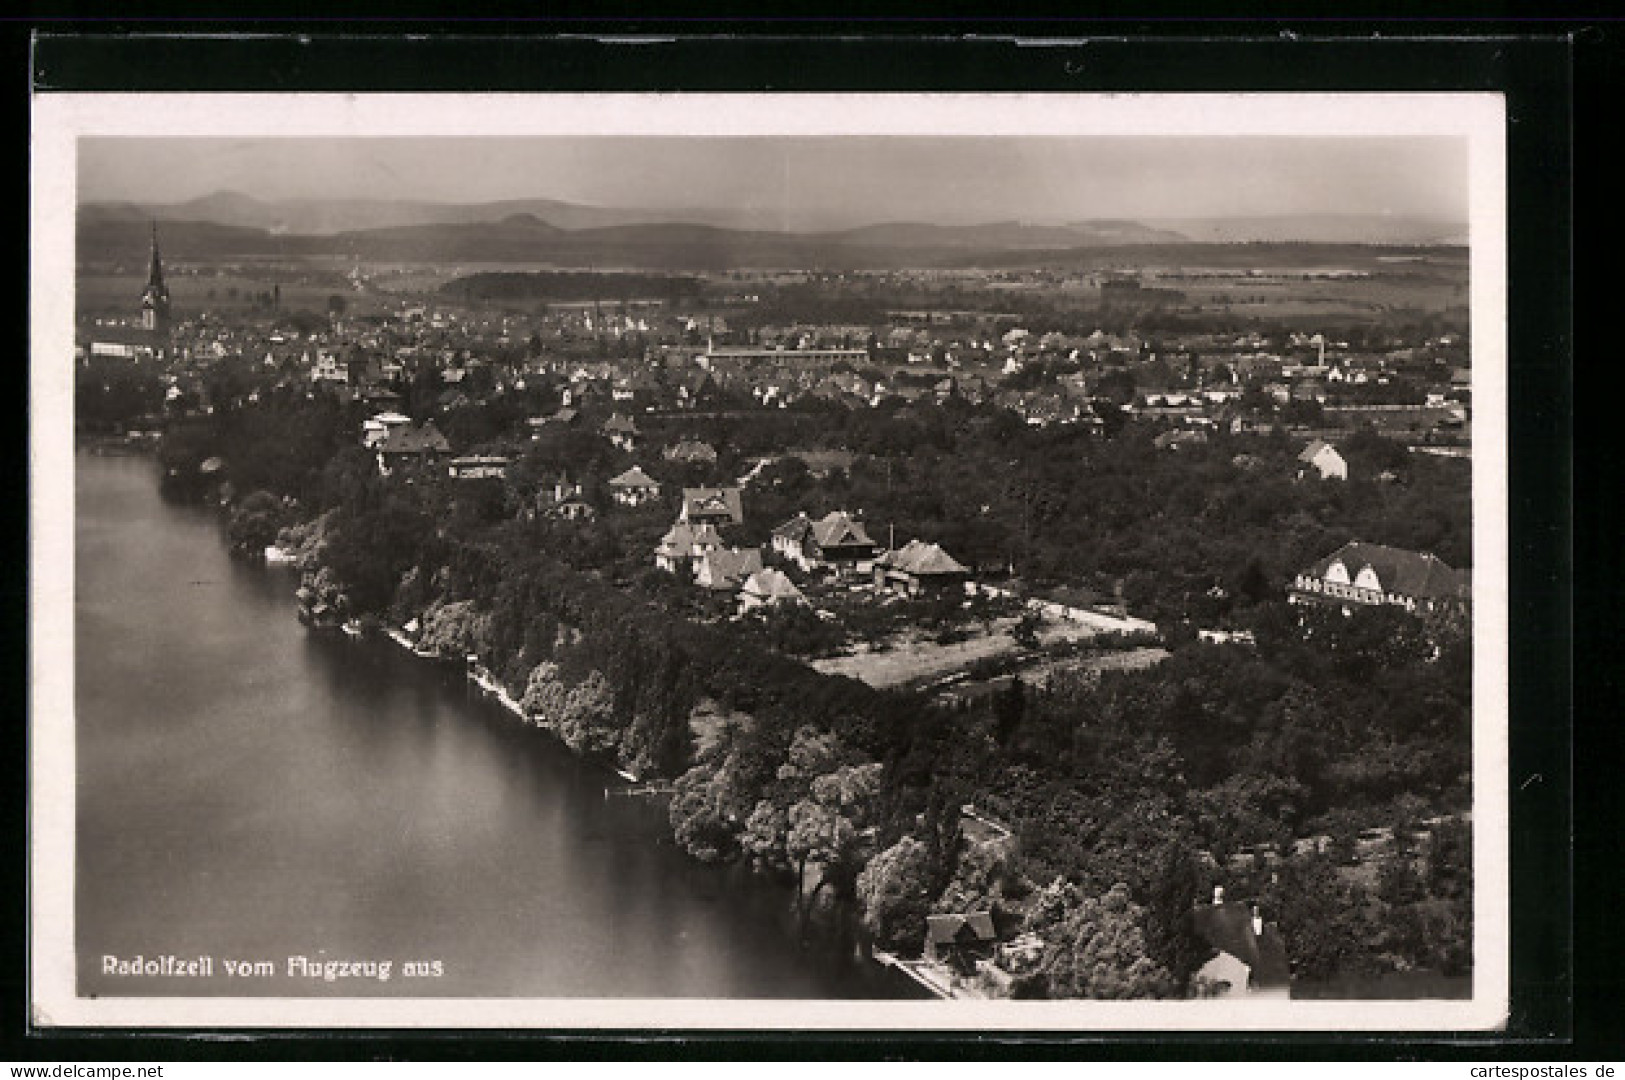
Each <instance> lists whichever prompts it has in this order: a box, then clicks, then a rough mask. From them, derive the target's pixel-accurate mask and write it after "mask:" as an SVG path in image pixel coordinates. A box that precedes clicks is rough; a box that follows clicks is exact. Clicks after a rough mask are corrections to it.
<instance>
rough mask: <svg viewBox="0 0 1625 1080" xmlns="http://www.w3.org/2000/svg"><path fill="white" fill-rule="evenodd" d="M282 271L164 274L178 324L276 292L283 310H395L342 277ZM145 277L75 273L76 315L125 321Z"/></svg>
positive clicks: (238, 309)
mask: <svg viewBox="0 0 1625 1080" xmlns="http://www.w3.org/2000/svg"><path fill="white" fill-rule="evenodd" d="M290 277H292V275H290V274H289V273H288V272H287V271H285V270H284V271H276V270H270V269H267V270H266V271H264V272H258V271H254V270H250V269H247V268H244V269H242V270H219V271H214V272H209V271H200V272H197V273H175V272H173V271H169V270H166V271H165V274H164V280H165V283H166V284H167V285H168V286H169V297H170V306H171V308H172V309H173V311H174V312H175V317H176V318H177V319H190V318H195V317H197V316H198V315H199V314H203V313H207V314H209V315H210V316H211V317H215V318H222V317H229V316H237V315H241V314H243V313H245V312H249V311H252V310H254V308H255V297H257V296H259V295H260V294H262V293H268V292H271V291H272V289H273V288H279V289H281V293H282V310H284V311H298V310H301V309H302V310H305V311H314V312H325V311H326V310H327V300H328V297H330V296H334V295H338V296H342V297H344V301H345V307H346V310H348V311H349V312H350V313H351V314H354V315H368V314H383V313H384V312H386V311H389V312H393V311H397V310H398V309H399V304H400V300H399V298H398V297H396V296H388V295H378V294H375V293H366V292H359V291H357V290H356V289H355V287H354V286H352V285H350V284H349V282H347V281H345V280H344V279H343V278H342V276H338V275H333V276H331V277H330V276H329V275H326V274H320V273H313V274H312V275H310V277H309V278H307V279H305V280H300V279H298V278H294V279H292V280H290ZM146 285H147V274H146V271H145V270H142V271H141V272H140V273H134V272H126V273H122V274H111V273H97V274H88V273H87V274H80V275H79V276H78V277H77V279H76V281H75V290H76V291H75V297H74V299H75V303H76V305H77V307H78V311H79V314H80V315H84V316H98V315H113V316H119V317H128V316H129V315H130V313H131V312H132V311H133V310H136V309H137V306H138V305H139V304H140V301H141V291H142V290H143V289H144V288H146Z"/></svg>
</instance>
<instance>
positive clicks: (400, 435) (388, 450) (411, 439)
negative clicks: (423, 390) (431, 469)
mask: <svg viewBox="0 0 1625 1080" xmlns="http://www.w3.org/2000/svg"><path fill="white" fill-rule="evenodd" d="M377 450H378V471H379V472H381V473H383V474H384V475H385V476H388V475H389V474H390V473H392V472H394V471H395V470H396V469H398V468H400V467H401V466H402V465H412V464H418V465H423V464H427V463H430V462H434V461H438V460H439V459H440V458H442V457H445V456H446V455H447V454H449V453H451V444H450V443H449V442H447V441H446V437H445V436H444V435H442V434H441V433H440V429H439V428H437V427H435V426H434V421H433V420H427V421H425V422H424V423H423V425H422V426H421V427H418V426H416V425H413V424H402V425H400V426H399V427H395V428H391V429H390V431H389V433H388V434H387V435H385V436H384V437H383V439H382V440H380V441H379V443H378V447H377Z"/></svg>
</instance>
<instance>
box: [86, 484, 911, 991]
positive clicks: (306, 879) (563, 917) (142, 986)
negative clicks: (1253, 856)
mask: <svg viewBox="0 0 1625 1080" xmlns="http://www.w3.org/2000/svg"><path fill="white" fill-rule="evenodd" d="M75 491H76V505H77V515H78V516H77V522H76V534H77V545H76V551H75V565H76V568H77V585H76V597H75V645H76V657H77V660H76V664H77V669H76V674H75V679H76V687H77V695H78V716H77V724H78V728H77V753H78V766H77V769H78V771H77V783H78V788H77V791H78V794H77V799H78V802H77V814H78V825H77V841H78V846H77V879H76V881H77V885H76V920H77V925H76V935H77V948H78V980H79V987H78V988H79V993H80V994H81V995H86V996H89V995H95V996H119V995H153V994H175V995H208V994H233V995H248V994H265V995H278V996H285V995H300V994H310V995H332V996H359V995H424V996H465V995H466V996H491V997H500V996H527V997H551V996H560V997H735V998H797V997H806V998H860V997H902V996H909V994H910V990H909V988H908V986H907V985H906V984H903V985H899V984H900V983H901V980H900V979H899V978H898V977H897V976H895V975H893V974H891V973H888V972H886V971H884V970H882V969H880V968H878V967H877V966H875V965H873V964H871V963H868V962H866V961H863V960H861V959H859V958H858V957H857V956H856V954H855V951H854V950H853V948H852V943H851V940H850V937H849V935H844V934H843V933H841V932H840V931H839V930H828V931H825V930H814V931H813V932H811V933H810V934H808V935H803V934H802V933H800V932H799V930H798V923H797V920H796V917H795V913H794V897H793V893H792V891H791V889H790V888H789V887H788V886H780V885H777V884H774V883H771V882H768V881H765V880H763V879H761V878H759V877H756V876H752V875H750V874H748V873H747V872H745V871H743V870H742V869H740V868H717V867H708V866H704V865H701V864H699V863H697V862H695V861H694V860H692V859H689V858H688V857H687V856H685V855H683V854H682V853H681V852H680V851H679V850H677V849H676V848H675V847H673V846H672V845H671V844H670V842H669V841H668V840H666V839H665V833H666V828H665V824H664V812H663V809H662V808H661V807H660V806H657V805H651V804H650V802H649V801H647V800H645V799H642V798H636V797H624V796H617V797H612V798H606V797H605V795H604V790H605V788H606V787H617V786H620V781H618V780H617V779H616V778H615V777H613V776H612V775H611V774H609V773H607V772H605V771H603V770H602V769H600V768H597V767H595V766H592V765H588V764H586V763H584V762H582V761H580V760H578V759H576V758H575V757H573V756H572V755H571V754H570V753H569V752H568V751H566V750H565V749H564V748H563V747H562V746H560V745H559V744H558V743H556V742H554V741H553V740H552V739H551V738H550V737H549V736H547V735H545V734H544V733H541V732H538V731H536V730H534V729H529V728H525V727H523V726H522V725H520V724H519V723H518V722H517V721H516V720H514V719H513V718H512V717H511V716H509V715H508V714H507V713H505V712H503V711H502V710H501V709H500V708H498V707H496V706H494V705H492V704H490V703H488V702H486V701H484V700H482V699H480V698H479V697H478V696H476V695H475V694H474V693H472V692H471V690H470V688H469V686H468V685H467V683H466V682H465V680H464V679H463V678H462V677H461V676H460V675H458V674H456V673H454V672H446V671H441V670H436V669H433V668H431V667H429V666H427V665H425V664H424V663H423V662H422V661H419V660H416V659H414V658H412V657H410V656H408V655H407V654H405V653H404V652H402V651H401V650H400V649H398V648H396V647H395V646H393V645H392V644H390V643H388V642H387V641H382V640H369V641H356V640H352V639H350V638H346V637H343V636H342V635H340V636H335V637H325V636H315V635H311V634H309V633H308V632H307V631H306V630H305V629H304V628H303V627H302V626H301V625H300V623H299V622H298V620H297V619H296V618H295V615H294V600H293V595H292V593H293V589H294V587H295V585H296V579H295V577H294V575H293V574H292V573H290V572H287V571H278V570H265V569H259V568H254V567H248V566H244V565H241V564H238V563H235V562H233V561H232V560H231V559H230V558H229V557H228V556H227V554H226V550H225V545H224V543H223V542H222V540H221V537H220V533H219V526H218V524H217V518H216V515H215V514H214V513H213V512H212V511H210V510H207V509H202V508H191V507H178V506H174V505H170V504H167V503H165V502H163V501H162V500H160V499H159V497H158V485H157V476H156V472H155V466H154V464H153V463H152V462H151V461H150V460H148V459H146V458H141V457H101V456H95V455H90V454H85V453H81V454H79V455H77V457H76V481H75ZM166 955H169V956H174V957H176V958H178V959H179V960H180V961H186V960H188V959H192V958H199V957H204V956H208V957H211V958H213V967H212V970H213V974H212V975H210V976H208V977H196V978H177V977H171V976H164V975H159V976H155V977H134V978H132V977H124V976H119V975H116V974H104V972H103V966H104V963H105V962H106V961H105V960H104V958H105V957H108V956H111V957H115V958H118V959H120V960H126V961H127V960H129V959H131V958H134V957H137V956H140V957H143V958H144V959H147V960H151V959H153V958H159V957H163V956H166ZM299 956H302V957H306V958H309V959H310V960H312V961H326V960H357V961H377V960H389V961H391V962H392V965H393V974H392V977H391V978H390V979H389V981H387V982H381V981H378V980H376V979H371V978H344V977H338V976H337V975H335V979H334V981H332V982H329V981H326V980H325V979H324V978H321V977H311V976H308V975H289V974H288V973H287V969H288V961H289V958H291V957H299ZM227 959H231V960H245V961H269V962H270V963H271V964H272V965H273V967H274V969H275V974H274V975H273V976H271V977H264V978H260V977H256V978H248V979H245V978H241V977H236V976H230V975H227V974H226V973H225V972H224V969H223V964H224V961H225V960H227ZM434 961H438V962H439V965H440V970H441V972H442V974H441V975H440V976H439V977H433V976H427V977H418V978H407V977H404V976H403V974H402V970H403V965H405V964H407V963H409V962H425V963H430V962H434ZM317 970H320V969H319V968H318V969H317Z"/></svg>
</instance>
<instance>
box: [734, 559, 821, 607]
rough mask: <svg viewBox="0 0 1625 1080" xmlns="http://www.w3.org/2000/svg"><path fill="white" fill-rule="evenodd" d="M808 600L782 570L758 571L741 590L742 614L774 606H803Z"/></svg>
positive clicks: (747, 579)
mask: <svg viewBox="0 0 1625 1080" xmlns="http://www.w3.org/2000/svg"><path fill="white" fill-rule="evenodd" d="M806 601H807V598H806V597H805V596H803V595H802V593H801V590H800V589H798V588H796V583H795V582H793V581H791V580H790V579H789V578H788V577H787V576H785V574H784V572H783V571H782V570H774V569H771V568H769V569H766V570H758V571H756V572H755V573H754V574H752V575H750V577H748V578H746V579H745V583H744V584H743V585H742V586H740V589H739V610H740V612H741V613H743V612H746V611H754V610H755V609H757V608H759V607H767V606H769V605H772V604H802V603H806Z"/></svg>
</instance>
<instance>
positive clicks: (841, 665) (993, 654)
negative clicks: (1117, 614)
mask: <svg viewBox="0 0 1625 1080" xmlns="http://www.w3.org/2000/svg"><path fill="white" fill-rule="evenodd" d="M1015 625H1016V620H1015V619H1013V618H1005V619H999V620H996V621H995V622H994V623H993V629H992V631H991V632H989V633H986V634H981V635H979V636H977V637H973V638H971V639H970V640H969V641H959V642H954V643H952V644H946V645H944V644H938V643H937V642H935V641H932V640H929V639H928V638H921V637H919V636H917V635H916V634H913V633H905V634H902V635H899V636H898V637H896V638H894V639H893V640H892V642H891V643H890V644H891V647H890V648H889V649H887V650H886V651H885V652H873V651H867V650H865V651H861V652H854V653H853V654H852V655H850V656H838V657H832V658H828V659H823V660H815V661H813V664H812V666H813V667H814V668H816V669H817V670H819V671H822V672H824V673H826V674H831V675H846V676H849V677H850V678H854V679H858V680H860V681H862V682H865V683H868V684H869V685H870V686H873V687H876V688H885V687H896V686H904V685H906V684H909V683H924V682H934V681H936V680H939V679H943V678H946V677H948V676H950V675H953V674H954V673H956V672H959V671H964V670H965V669H967V668H969V667H971V666H972V665H974V664H975V663H977V662H978V661H981V660H992V659H997V658H999V657H1002V656H1008V655H1010V654H1011V653H1014V652H1016V651H1017V650H1019V649H1020V648H1021V646H1020V645H1018V644H1017V643H1016V640H1015V638H1013V637H1012V636H1011V635H1010V631H1011V629H1012V628H1013V627H1014V626H1015ZM1099 632H1100V628H1099V627H1091V626H1086V625H1082V624H1079V623H1071V622H1060V623H1055V622H1051V623H1047V624H1046V625H1045V626H1044V627H1043V628H1042V629H1041V630H1039V632H1038V640H1039V643H1040V644H1041V645H1056V644H1061V643H1065V642H1075V641H1083V642H1087V641H1089V640H1091V639H1093V638H1094V637H1095V636H1096V635H1097V634H1098V633H1099ZM860 648H861V647H860ZM1138 652H1154V653H1158V654H1160V655H1158V656H1156V657H1155V658H1154V659H1153V660H1151V661H1145V663H1149V662H1154V660H1155V659H1161V658H1162V656H1166V655H1167V653H1165V652H1163V651H1162V650H1160V649H1154V650H1135V652H1134V653H1124V654H1108V657H1107V659H1106V663H1105V664H1104V665H1103V666H1113V665H1116V666H1129V664H1125V663H1124V662H1123V661H1119V660H1118V659H1117V657H1118V656H1125V657H1129V656H1134V655H1135V654H1136V653H1138ZM1066 663H1068V664H1070V665H1077V664H1079V663H1080V661H1077V660H1072V661H1067V662H1066ZM1129 663H1132V662H1129Z"/></svg>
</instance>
